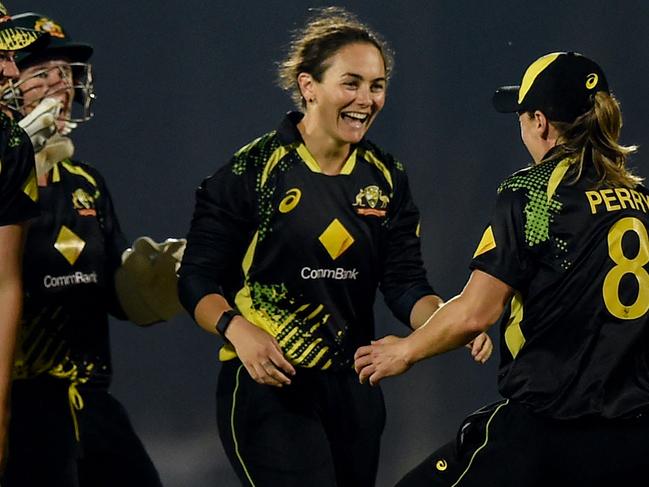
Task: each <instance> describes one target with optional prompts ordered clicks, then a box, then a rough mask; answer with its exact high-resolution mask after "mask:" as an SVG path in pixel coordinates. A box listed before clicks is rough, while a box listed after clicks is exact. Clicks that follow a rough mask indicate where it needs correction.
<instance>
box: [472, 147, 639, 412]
mask: <svg viewBox="0 0 649 487" xmlns="http://www.w3.org/2000/svg"><path fill="white" fill-rule="evenodd" d="M599 179H600V178H599V176H598V175H597V174H596V170H595V168H594V166H593V164H592V163H586V165H585V168H584V171H583V174H582V176H581V177H580V178H579V180H578V181H575V175H574V169H572V168H571V161H570V159H560V158H555V159H554V160H546V162H542V163H541V164H538V165H535V166H533V167H530V168H527V169H523V170H521V171H519V172H517V173H515V174H514V175H512V176H510V177H509V178H508V179H506V180H505V181H504V182H503V183H502V185H501V186H500V188H499V195H498V199H497V203H496V207H495V210H494V213H493V216H492V218H491V222H490V224H489V226H488V227H487V229H486V231H485V233H484V235H483V237H482V241H481V242H480V244H479V245H478V249H477V250H476V253H475V255H474V259H473V261H472V263H471V267H472V268H473V269H479V270H482V271H484V272H486V273H488V274H490V275H492V276H494V277H496V278H498V279H500V280H501V281H503V282H505V283H507V284H509V285H510V286H511V287H512V288H514V290H515V291H516V292H515V294H514V297H513V299H512V302H511V305H510V306H509V308H508V309H507V310H506V312H505V314H504V316H503V320H502V322H501V364H500V373H499V388H500V392H501V393H502V395H503V396H505V397H507V398H510V399H513V400H516V401H519V402H521V403H523V404H525V405H526V406H528V407H529V408H530V409H531V410H532V411H534V412H537V413H540V414H543V415H546V416H550V417H554V418H560V419H564V418H565V419H570V418H578V417H584V416H599V417H606V418H616V417H626V416H631V415H635V414H638V413H639V412H642V411H647V410H648V409H649V363H648V360H649V314H648V312H649V273H648V272H647V268H648V267H649V237H648V235H647V228H649V216H648V215H647V213H648V212H649V191H647V189H646V188H645V187H643V186H641V185H639V186H637V187H635V188H626V187H613V186H610V185H600V184H598V181H599Z"/></svg>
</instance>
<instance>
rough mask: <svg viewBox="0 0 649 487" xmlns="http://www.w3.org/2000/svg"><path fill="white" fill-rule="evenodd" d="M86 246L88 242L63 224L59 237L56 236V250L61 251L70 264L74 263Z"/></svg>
mask: <svg viewBox="0 0 649 487" xmlns="http://www.w3.org/2000/svg"><path fill="white" fill-rule="evenodd" d="M85 246H86V242H84V241H83V240H82V239H81V238H80V237H79V236H78V235H77V234H76V233H74V232H73V231H72V230H70V229H69V228H68V227H66V226H65V225H62V226H61V231H60V232H59V235H58V237H56V242H55V243H54V247H55V248H56V250H58V251H59V252H61V254H62V255H63V257H65V260H67V261H68V262H69V263H70V265H74V263H75V262H76V261H77V259H78V258H79V256H80V255H81V252H82V251H83V248H84V247H85Z"/></svg>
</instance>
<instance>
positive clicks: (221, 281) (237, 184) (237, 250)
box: [178, 164, 256, 316]
mask: <svg viewBox="0 0 649 487" xmlns="http://www.w3.org/2000/svg"><path fill="white" fill-rule="evenodd" d="M254 177H255V175H254V171H249V172H243V173H241V172H235V171H234V167H233V165H232V164H229V165H227V166H225V167H223V168H221V169H220V170H219V171H217V172H216V173H215V174H214V175H213V176H211V177H210V178H208V179H206V180H205V181H203V183H202V184H201V185H200V187H199V188H198V189H197V190H196V205H195V207H194V216H193V218H192V222H191V226H190V229H189V233H188V234H187V247H186V249H185V253H184V256H183V260H182V264H181V267H180V271H179V276H180V279H179V281H178V293H179V297H180V302H181V303H182V304H183V306H184V307H185V309H186V310H187V311H188V312H189V314H190V315H191V316H194V310H195V308H196V305H197V304H198V302H199V301H200V300H201V299H202V298H203V297H204V296H206V295H207V294H212V293H217V294H221V295H223V296H224V297H225V298H226V299H229V300H232V297H233V296H232V293H233V291H234V290H235V289H237V287H238V286H240V284H241V280H242V279H243V271H242V268H241V263H242V260H243V256H244V254H245V252H246V249H247V247H248V245H249V244H250V241H251V238H252V236H253V232H254V229H255V228H256V224H255V216H254V215H255V210H254V208H255V204H254V191H255V189H254V188H255V186H254V181H255V179H254ZM231 304H232V303H231Z"/></svg>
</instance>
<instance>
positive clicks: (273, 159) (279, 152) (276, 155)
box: [241, 144, 290, 187]
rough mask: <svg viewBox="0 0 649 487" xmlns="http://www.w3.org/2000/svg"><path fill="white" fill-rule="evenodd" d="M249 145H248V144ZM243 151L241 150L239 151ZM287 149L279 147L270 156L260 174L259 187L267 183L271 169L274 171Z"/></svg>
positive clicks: (287, 151)
mask: <svg viewBox="0 0 649 487" xmlns="http://www.w3.org/2000/svg"><path fill="white" fill-rule="evenodd" d="M249 145H250V144H249ZM241 150H243V149H241ZM289 150H290V149H289V148H287V147H285V146H283V145H282V146H280V147H278V148H277V149H275V151H274V152H273V153H272V154H271V155H270V157H269V158H268V161H266V165H265V166H264V170H263V171H262V173H261V185H262V187H263V186H264V185H265V184H266V181H268V176H270V173H271V172H272V170H273V169H275V166H276V165H277V163H278V162H279V161H281V160H282V158H283V157H284V156H285V155H286V154H288V153H289Z"/></svg>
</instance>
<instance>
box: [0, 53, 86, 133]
mask: <svg viewBox="0 0 649 487" xmlns="http://www.w3.org/2000/svg"><path fill="white" fill-rule="evenodd" d="M32 68H33V66H32V67H31V68H28V69H32ZM51 79H55V80H57V81H56V83H55V84H52V82H51V81H50V80H51ZM67 90H71V94H70V96H69V98H68V103H67V106H66V107H64V109H63V110H62V111H61V117H60V119H61V120H63V121H65V122H71V123H74V124H76V123H80V122H86V121H88V120H90V119H91V118H92V116H93V112H92V103H93V101H94V100H95V98H96V95H95V87H94V81H93V76H92V65H91V64H89V63H81V62H65V61H64V62H57V63H50V64H49V65H46V64H45V65H44V66H43V69H37V70H35V71H33V72H30V74H29V76H26V77H23V76H22V75H21V77H20V79H18V80H16V81H12V80H10V81H9V82H7V84H6V85H5V86H4V87H3V89H2V96H1V99H2V103H4V104H5V105H8V106H9V107H11V108H13V109H14V110H17V111H18V112H20V113H21V114H22V115H23V116H24V115H27V114H28V113H29V112H31V111H32V110H33V109H34V108H35V107H36V106H37V105H38V104H39V103H40V102H41V101H42V100H43V99H44V98H47V97H56V96H57V95H60V94H61V92H63V91H67Z"/></svg>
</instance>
